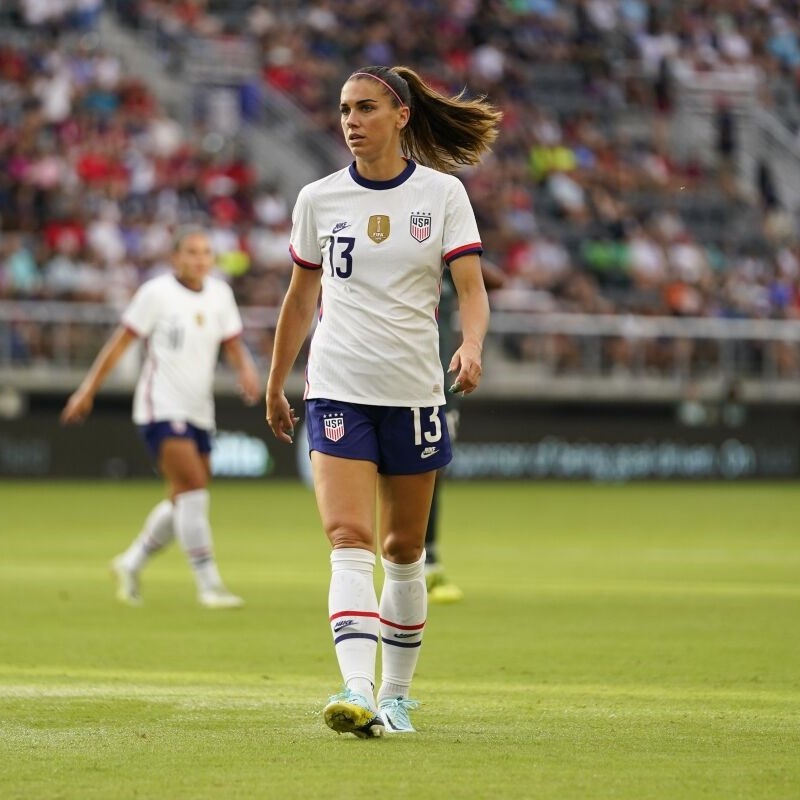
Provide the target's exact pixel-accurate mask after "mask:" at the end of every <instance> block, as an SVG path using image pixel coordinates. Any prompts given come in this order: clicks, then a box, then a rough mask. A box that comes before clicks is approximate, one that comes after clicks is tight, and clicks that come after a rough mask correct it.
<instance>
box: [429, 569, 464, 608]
mask: <svg viewBox="0 0 800 800" xmlns="http://www.w3.org/2000/svg"><path fill="white" fill-rule="evenodd" d="M425 585H426V586H427V587H428V600H430V602H431V603H457V602H458V601H459V600H463V598H464V592H462V591H461V589H459V588H458V586H456V585H455V584H454V583H450V581H448V580H447V576H446V575H445V573H444V570H443V569H442V568H441V567H434V568H433V569H431V570H428V571H427V572H426V573H425Z"/></svg>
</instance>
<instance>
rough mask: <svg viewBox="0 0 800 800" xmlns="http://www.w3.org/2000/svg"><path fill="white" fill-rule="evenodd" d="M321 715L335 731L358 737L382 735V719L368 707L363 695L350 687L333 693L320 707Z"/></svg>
mask: <svg viewBox="0 0 800 800" xmlns="http://www.w3.org/2000/svg"><path fill="white" fill-rule="evenodd" d="M322 716H323V718H324V720H325V724H326V725H327V726H328V727H329V728H330V729H331V730H334V731H336V733H352V734H355V735H356V736H358V737H359V738H360V739H373V738H376V737H378V736H383V730H384V728H383V719H382V718H381V717H380V715H379V714H377V713H376V712H375V711H373V709H371V708H370V706H369V703H368V702H367V698H366V697H364V695H361V694H357V693H356V692H353V691H351V690H350V689H345V690H344V691H343V692H340V693H339V694H335V695H333V696H332V697H331V698H330V699H329V700H328V705H326V706H325V708H324V709H322Z"/></svg>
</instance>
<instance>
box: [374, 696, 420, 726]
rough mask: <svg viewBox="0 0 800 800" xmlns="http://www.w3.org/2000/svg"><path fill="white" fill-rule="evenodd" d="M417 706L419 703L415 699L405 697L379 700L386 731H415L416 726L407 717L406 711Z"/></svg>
mask: <svg viewBox="0 0 800 800" xmlns="http://www.w3.org/2000/svg"><path fill="white" fill-rule="evenodd" d="M417 706H419V703H418V702H417V701H416V700H409V699H408V698H407V697H392V698H387V699H386V700H381V703H380V709H379V711H380V715H381V716H382V717H383V722H384V725H385V726H386V733H416V732H417V730H416V728H415V727H414V726H413V725H412V724H411V720H410V719H409V718H408V712H409V710H410V709H412V708H417Z"/></svg>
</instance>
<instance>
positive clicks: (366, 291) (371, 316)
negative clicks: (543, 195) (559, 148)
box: [291, 161, 482, 407]
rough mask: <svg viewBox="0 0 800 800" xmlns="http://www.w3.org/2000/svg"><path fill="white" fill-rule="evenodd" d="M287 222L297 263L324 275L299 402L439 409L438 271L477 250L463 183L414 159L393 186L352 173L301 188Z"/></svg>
mask: <svg viewBox="0 0 800 800" xmlns="http://www.w3.org/2000/svg"><path fill="white" fill-rule="evenodd" d="M292 222H293V227H292V237H291V253H292V258H293V259H294V261H295V263H296V264H298V265H299V266H300V267H305V268H307V269H320V268H321V269H322V270H323V274H322V307H321V310H320V319H319V324H318V325H317V328H316V331H315V332H314V337H313V339H312V342H311V351H310V354H309V360H308V371H307V379H306V380H307V385H306V398H309V399H311V398H315V397H325V398H329V399H331V400H341V401H344V402H349V403H364V404H366V405H384V406H423V407H424V406H434V405H442V404H443V403H444V388H443V385H442V384H443V374H442V365H441V362H440V361H439V351H438V340H439V339H438V328H437V319H436V308H437V304H438V301H439V289H440V284H441V279H442V269H443V265H444V264H450V263H451V262H452V261H453V260H454V259H456V258H458V257H459V256H462V255H466V254H468V253H480V252H481V251H482V248H481V242H480V238H479V235H478V226H477V224H476V222H475V215H474V213H473V211H472V207H471V205H470V202H469V198H468V197H467V193H466V190H465V189H464V187H463V185H462V184H461V182H460V181H459V180H458V179H457V178H455V177H454V176H452V175H446V174H444V173H441V172H437V171H436V170H433V169H429V168H427V167H423V166H420V165H419V164H416V163H414V162H413V161H409V163H408V166H407V167H406V169H405V170H404V171H403V173H402V174H401V175H399V176H398V177H397V178H395V179H394V180H391V181H369V180H366V179H365V178H362V177H361V176H360V175H359V174H358V172H356V169H355V165H351V166H350V167H348V168H347V169H344V170H341V171H340V172H336V173H334V174H333V175H329V176H328V177H326V178H323V179H322V180H319V181H315V182H314V183H311V184H309V185H308V186H306V187H305V188H303V190H302V191H301V192H300V194H299V196H298V198H297V203H296V204H295V208H294V213H293V215H292ZM455 268H456V269H457V268H458V265H455Z"/></svg>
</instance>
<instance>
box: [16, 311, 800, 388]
mask: <svg viewBox="0 0 800 800" xmlns="http://www.w3.org/2000/svg"><path fill="white" fill-rule="evenodd" d="M242 317H243V321H244V325H245V334H244V335H245V340H246V341H247V343H248V346H249V347H250V349H251V351H252V352H253V354H254V356H255V358H256V360H257V362H258V363H259V366H260V367H261V369H262V371H263V372H264V374H266V369H267V368H268V364H269V358H270V352H271V346H272V334H273V332H274V329H275V325H276V323H277V318H278V308H276V307H245V308H243V309H242ZM118 320H119V311H118V310H117V309H115V308H112V307H110V306H105V305H100V304H94V303H58V302H44V301H20V302H15V301H0V387H4V386H6V387H11V388H14V389H18V390H23V391H34V390H41V389H49V390H58V391H62V390H63V391H67V390H69V389H71V388H74V386H75V385H77V383H78V381H80V379H81V377H82V376H83V374H84V373H85V371H86V369H87V368H88V366H89V365H90V364H91V362H92V360H93V359H94V357H95V355H96V354H97V352H98V351H99V349H100V347H101V346H102V344H103V342H104V341H105V339H106V338H107V337H108V335H109V333H110V332H111V330H113V328H114V326H115V325H117V324H118ZM303 362H304V358H300V359H298V363H297V366H296V370H295V372H294V374H293V376H292V381H291V385H290V389H291V390H297V391H299V390H300V389H301V388H302V366H303ZM138 363H139V362H138V358H137V355H136V354H135V353H132V354H131V356H130V357H129V358H128V359H127V360H126V361H125V362H124V364H123V365H121V367H120V368H118V370H116V372H115V374H114V375H113V376H112V377H111V379H110V381H109V386H110V388H112V389H117V390H126V391H127V390H129V389H130V388H131V387H132V385H133V383H134V381H135V378H136V375H137V374H138ZM733 383H736V384H738V385H740V386H741V387H745V389H746V391H747V393H748V396H750V397H751V398H753V399H759V400H762V401H776V402H778V401H780V402H785V401H794V400H796V399H798V398H800V322H795V321H791V320H765V319H762V320H745V319H708V318H675V317H646V316H635V315H586V314H565V313H541V312H532V311H530V310H526V309H509V308H508V307H506V308H503V307H495V308H494V310H493V313H492V320H491V329H490V333H489V336H488V337H487V342H486V349H485V356H484V383H483V385H482V387H481V390H482V392H484V393H485V394H487V395H494V396H504V397H506V396H507V397H519V398H525V397H538V398H541V397H574V396H581V397H585V398H596V399H634V398H639V399H661V400H664V399H678V398H680V397H682V396H684V395H685V393H686V392H687V390H689V389H691V391H692V392H693V393H696V394H699V395H701V396H702V395H705V396H708V397H716V396H718V395H719V394H720V392H723V391H725V390H726V387H729V386H731V385H732V384H733ZM229 388H232V381H231V376H230V375H227V374H226V372H225V371H224V370H222V371H221V373H220V389H221V390H222V391H225V390H227V389H229Z"/></svg>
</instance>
